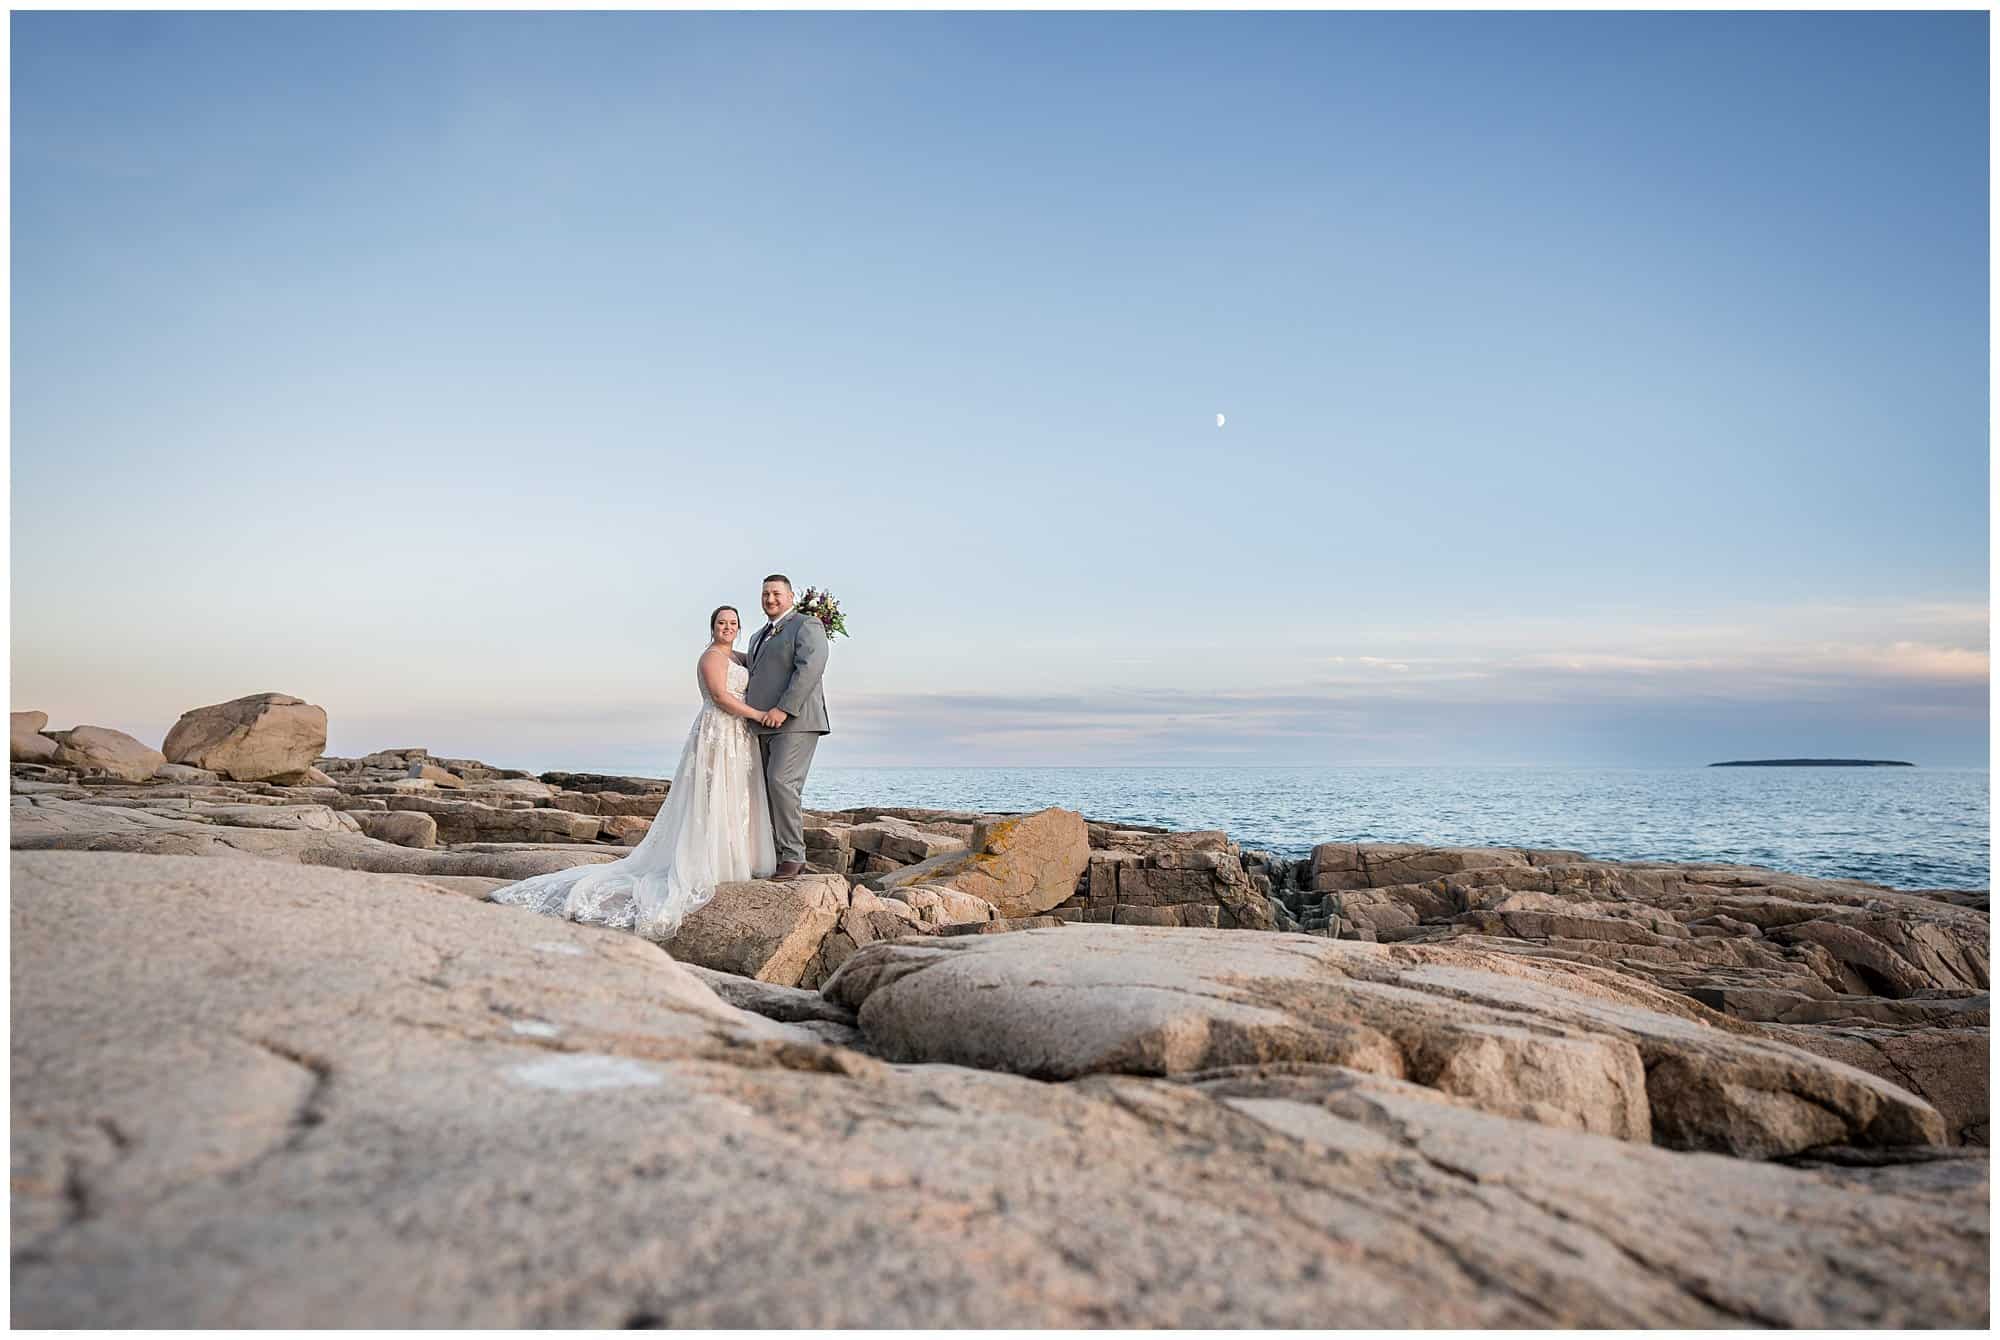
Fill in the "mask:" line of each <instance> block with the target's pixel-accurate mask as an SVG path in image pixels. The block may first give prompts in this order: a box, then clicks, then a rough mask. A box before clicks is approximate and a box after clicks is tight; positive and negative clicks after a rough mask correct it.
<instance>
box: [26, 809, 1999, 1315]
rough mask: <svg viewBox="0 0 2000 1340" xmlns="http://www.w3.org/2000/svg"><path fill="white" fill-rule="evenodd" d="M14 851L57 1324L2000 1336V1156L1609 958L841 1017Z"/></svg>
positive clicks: (1008, 959) (1144, 940)
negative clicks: (1994, 1328)
mask: <svg viewBox="0 0 2000 1340" xmlns="http://www.w3.org/2000/svg"><path fill="white" fill-rule="evenodd" d="M241 831H242V832H244V833H265V834H270V833H273V830H265V829H255V830H250V829H246V830H241ZM276 835H277V836H282V837H285V838H288V839H296V838H302V837H310V838H320V837H325V838H331V837H335V836H336V835H333V834H310V833H304V834H302V833H300V832H297V831H293V830H279V831H277V833H276ZM338 836H342V837H346V838H349V839H351V838H352V836H353V835H338ZM407 854H408V855H411V856H419V855H422V854H423V853H419V852H408V853H407ZM12 869H13V893H12V908H11V917H12V926H13V958H12V973H13V978H12V985H13V1035H12V1048H13V1066H14V1079H13V1130H14V1140H13V1153H14V1196H13V1209H12V1213H13V1229H14V1234H13V1242H14V1261H13V1273H12V1283H13V1318H12V1319H13V1322H14V1324H15V1325H17V1326H28V1327H44V1326H48V1327H61V1326H109V1327H120V1326H157V1327H183V1326H208V1327H231V1326H305V1327H310V1326H482V1327H515V1326H564V1327H620V1326H646V1325H674V1326H704V1327H798V1326H814V1327H840V1326H874V1327H905V1326H982V1327H1024V1326H1036V1327H1039V1326H1128V1327H1140V1326H1147V1327H1151V1326H1179V1327H1195V1326H1202V1327H1207V1326H1227V1327H1237V1326H1262V1327H1292V1326H1342V1327H1349V1326H1394V1327H1412V1326H1425V1327H1435V1326H1453V1327H1457V1326H1463V1327H1488V1326H1510V1327H1541V1326H1675V1327H1706V1326H1735V1325H1786V1326H1967V1327H1975V1326H1983V1325H1984V1324H1985V1323H1986V1320H1987V1317H1988V1282H1987V1267H1986V1261H1987V1181H1986V1159H1985V1154H1984V1151H1983V1150H1967V1149H1962V1148H1945V1147H1939V1146H1938V1145H1936V1144H1935V1140H1936V1139H1937V1138H1938V1137H1939V1134H1940V1128H1938V1127H1936V1126H1934V1125H1933V1124H1932V1123H1935V1120H1936V1114H1935V1113H1934V1112H1931V1110H1930V1109H1929V1107H1927V1106H1926V1105H1924V1104H1923V1103H1922V1102H1921V1101H1920V1100H1918V1099H1915V1098H1913V1097H1911V1096H1910V1095H1908V1094H1907V1093H1903V1092H1902V1091H1900V1090H1897V1089H1895V1088H1894V1087H1893V1086H1890V1085H1887V1084H1885V1083H1883V1082H1882V1081H1880V1080H1879V1079H1876V1078H1874V1077H1872V1076H1868V1075H1865V1074H1862V1073H1861V1072H1858V1071H1852V1070H1850V1069H1848V1068H1847V1067H1843V1066H1840V1065H1838V1064H1837V1063H1835V1062H1832V1061H1828V1060H1827V1059H1825V1058H1822V1057H1816V1056H1812V1055H1809V1054H1807V1053H1805V1052H1802V1051H1798V1050H1797V1049H1792V1048H1786V1047H1783V1046H1781V1045H1779V1044H1777V1043H1774V1042H1772V1041H1771V1040H1770V1039H1769V1038H1768V1037H1767V1036H1766V1035H1765V1034H1764V1033H1763V1032H1762V1031H1761V1030H1759V1029H1758V1028H1757V1027H1756V1026H1754V1025H1751V1024H1746V1023H1742V1022H1739V1021H1733V1020H1729V1019H1727V1018H1726V1016H1723V1015H1719V1014H1714V1013H1713V1012H1711V1011H1707V1010H1705V1009H1704V1008H1703V1007H1701V1006H1699V1005H1696V1004H1694V1003H1693V1002H1691V1001H1689V1000H1687V999H1686V998H1685V997H1683V996H1680V995H1677V994H1675V993H1673V992H1671V991H1668V990H1665V989H1662V988H1660V987H1658V986H1654V985H1649V984H1647V983H1644V982H1640V981H1636V980H1634V979H1630V978H1626V977H1622V976H1620V975H1619V974H1617V973H1616V972H1613V971H1611V970H1609V969H1606V968H1602V967H1599V966H1596V965H1592V964H1575V963H1560V962H1558V963H1544V962H1540V961H1537V960H1533V959H1528V958H1523V957H1520V956H1509V955H1503V954H1490V953H1487V954H1482V953H1479V952H1477V951H1472V950H1467V949H1463V948H1460V947H1458V946H1422V945H1411V946H1400V945H1366V944H1349V943H1345V942H1335V941H1327V940H1324V939H1313V938H1310V937H1305V936H1281V935H1264V934H1255V933H1249V932H1202V931H1187V930H1174V931H1160V930H1148V929H1146V928H1142V927H1123V926H1110V925H1106V926H1064V927H1061V928H1059V929H1036V930H1027V931H1020V932H1015V933H1010V934H1001V935H975V936H966V937H963V938H958V939H950V940H936V941H903V942H887V941H885V942H876V943H870V944H866V945H862V946H860V947H858V948H857V949H856V950H855V952H854V953H853V954H852V955H850V956H849V957H848V958H847V959H846V960H845V961H843V962H842V963H841V965H840V966H839V968H838V970H837V972H836V975H835V977H834V979H833V981H832V982H830V983H829V984H828V987H827V989H826V991H825V992H824V993H823V996H822V997H821V998H822V999H823V1000H824V1002H825V1007H824V1008H821V1007H816V1006H814V1005H812V1004H811V1003H810V1002H811V1000H812V999H813V998H814V997H815V995H819V994H820V993H811V992H806V991H802V990H799V989H798V988H787V987H784V986H781V985H772V984H769V983H749V984H745V983H742V982H741V981H733V982H732V981H725V980H724V979H725V978H726V977H727V974H720V973H713V972H708V973H699V974H698V973H696V972H695V971H692V970H690V969H687V968H684V967H682V966H681V965H679V964H677V963H675V962H674V961H673V960H671V959H670V958H669V957H667V955H666V954H665V953H664V952H662V951H661V950H660V949H659V948H657V947H656V946H653V945H650V944H647V943H646V942H644V941H642V940H639V939H637V938H636V937H633V936H630V935H626V934H622V933H619V932H613V931H605V930H598V929H593V928H589V927H584V926H577V925H573V924H569V923H565V922H562V921H557V920H553V919H550V918H543V917H538V916H535V915H533V914H531V913H527V912H523V911H520V910H518V909H510V908H503V907H495V906H492V905H489V904H485V903H482V902H479V901H477V900H476V898H474V897H469V896H465V895H466V894H467V893H468V892H469V891H468V890H464V889H448V888H446V887H444V886H443V883H442V881H432V880H426V879H422V878H417V877H416V876H418V875H422V874H426V873H428V874H432V875H437V874H441V873H443V872H435V871H433V872H423V871H410V872H405V873H404V874H402V875H396V874H390V875H378V874H366V873H356V872H349V871H342V870H335V869H326V868H319V867H315V866H311V865H299V864H292V863H288V862H283V861H272V860H249V859H246V860H213V859H197V858H192V857H179V856H140V855H131V854H120V853H103V852H74V851H28V852H17V853H16V854H15V855H14V857H13V861H12ZM1218 945H1226V946H1227V953H1226V954H1225V953H1223V952H1222V950H1221V949H1219V948H1217V947H1216V946H1218ZM1072 946H1073V947H1072ZM1030 949H1032V950H1033V951H1034V953H1033V955H1030V954H1029V950H1030ZM1031 957H1032V958H1035V959H1036V960H1037V961H1038V962H1039V964H1040V969H1039V972H1038V973H1029V972H1024V971H1021V970H1020V967H1021V964H1022V963H1023V962H1026V961H1027V960H1028V959H1029V958H1031ZM711 983H720V984H721V985H722V986H723V991H722V992H721V993H718V991H717V990H716V989H713V988H712V986H711ZM725 997H726V998H725ZM849 1010H852V1012H853V1013H852V1016H851V1018H852V1023H850V1022H848V1021H849V1018H850V1016H849V1014H848V1011H849ZM770 1015H775V1016H778V1017H775V1018H774V1017H767V1016H770ZM1037 1018H1041V1019H1044V1020H1053V1021H1054V1025H1050V1024H1043V1025H1037V1024H1036V1023H1035V1022H1034V1021H1035V1020H1036V1019H1037ZM1055 1025H1059V1026H1055ZM844 1044H851V1045H844ZM1024 1056H1025V1057H1031V1058H1033V1063H1032V1064H1023V1063H1021V1062H1020V1059H1019V1058H1021V1057H1024ZM1668 1064H1679V1065H1681V1066H1682V1067H1683V1069H1684V1070H1685V1071H1686V1072H1687V1073H1686V1075H1685V1076H1683V1077H1682V1081H1683V1082H1682V1084H1681V1086H1680V1087H1677V1088H1676V1089H1675V1092H1691V1093H1697V1094H1699V1095H1700V1101H1699V1102H1697V1103H1695V1104H1694V1105H1693V1107H1692V1108H1690V1109H1689V1110H1687V1111H1682V1110H1680V1109H1678V1108H1674V1107H1673V1106H1672V1104H1667V1105H1666V1107H1667V1108H1668V1110H1667V1112H1666V1113H1665V1115H1663V1111H1662V1109H1663V1103H1662V1100H1661V1095H1660V1094H1659V1093H1656V1092H1655V1088H1656V1083H1657V1078H1658V1075H1659V1070H1660V1067H1661V1066H1663V1065H1668ZM1399 1065H1400V1069H1399V1068H1398V1067H1399ZM1034 1076H1044V1077H1042V1078H1037V1077H1034ZM1067 1076H1074V1078H1067ZM1704 1077H1706V1079H1707V1080H1710V1081H1712V1084H1710V1087H1709V1088H1708V1089H1703V1088H1702V1087H1701V1085H1702V1082H1703V1081H1704ZM1503 1081H1505V1082H1506V1084H1512V1085H1513V1091H1514V1096H1513V1098H1512V1100H1509V1099H1508V1097H1507V1090H1506V1087H1505V1084H1503ZM1746 1094H1748V1095H1752V1096H1751V1097H1748V1098H1746V1097H1745V1095H1746ZM1760 1094H1761V1095H1764V1096H1765V1098H1764V1099H1759V1098H1757V1097H1755V1095H1760ZM1766 1099H1767V1100H1768V1101H1765V1100H1766ZM1794 1101H1798V1102H1804V1103H1806V1104H1808V1105H1809V1106H1813V1107H1816V1108H1818V1109H1820V1110H1822V1111H1823V1112H1824V1113H1825V1114H1826V1115H1825V1117H1824V1119H1823V1122H1822V1125H1821V1126H1814V1125H1813V1123H1814V1121H1816V1120H1821V1119H1819V1118H1812V1117H1810V1116H1809V1115H1807V1114H1805V1113H1803V1112H1801V1111H1794V1110H1793V1109H1792V1108H1791V1107H1789V1106H1787V1104H1790V1103H1792V1102H1794ZM1926 1114H1928V1117H1927V1116H1926ZM1675 1123H1679V1124H1678V1125H1676V1124H1675ZM1732 1123H1736V1124H1732ZM1833 1125H1837V1126H1838V1131H1837V1133H1834V1134H1832V1135H1830V1136H1827V1137H1825V1138H1822V1137H1821V1136H1820V1135H1819V1134H1817V1133H1818V1132H1820V1131H1822V1130H1825V1131H1831V1130H1832V1127H1833ZM1808 1128H1809V1129H1808ZM1802 1130H1806V1131H1807V1132H1808V1133H1807V1135H1806V1136H1801V1135H1800V1132H1801V1131H1802ZM1673 1131H1693V1132H1695V1133H1697V1134H1698V1135H1699V1137H1700V1138H1699V1139H1697V1140H1685V1141H1684V1140H1680V1139H1678V1137H1675V1136H1673V1135H1672V1134H1671V1132H1673ZM1663 1132H1665V1133H1664V1134H1663ZM1744 1132H1753V1133H1755V1139H1754V1140H1751V1141H1750V1143H1749V1144H1748V1145H1744V1144H1743V1143H1742V1142H1743V1140H1744V1139H1745V1137H1744V1135H1743V1133H1744ZM1774 1132H1775V1134H1774ZM1801 1138H1806V1139H1809V1141H1810V1142H1809V1143H1807V1144H1805V1145H1799V1144H1798V1140H1799V1139H1801ZM1676 1143H1698V1144H1702V1145H1703V1147H1704V1148H1707V1149H1718V1148H1730V1149H1736V1148H1741V1149H1742V1150H1743V1152H1754V1153H1756V1154H1759V1155H1763V1156H1770V1157H1762V1158H1748V1157H1735V1156H1727V1155H1724V1154H1720V1153H1711V1152H1690V1151H1688V1150H1685V1149H1679V1148H1668V1147H1665V1146H1667V1145H1671V1144H1676ZM1781 1160H1783V1161H1781Z"/></svg>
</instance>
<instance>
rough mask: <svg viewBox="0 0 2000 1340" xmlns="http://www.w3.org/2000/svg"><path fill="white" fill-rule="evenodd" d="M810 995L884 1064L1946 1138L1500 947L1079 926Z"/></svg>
mask: <svg viewBox="0 0 2000 1340" xmlns="http://www.w3.org/2000/svg"><path fill="white" fill-rule="evenodd" d="M823 990H824V992H825V994H826V995H827V996H829V997H830V998H832V999H833V1000H835V1001H837V1002H838V1003H840V1004H842V1005H846V1006H848V1007H849V1008H850V1009H853V1010H854V1011H855V1012H856V1014H857V1016H858V1017H859V1020H860V1025H861V1028H862V1031H863V1032H864V1033H865V1034H866V1035H867V1037H868V1039H869V1041H870V1043H871V1044H872V1045H873V1046H874V1047H876V1048H877V1049H879V1050H880V1052H881V1053H882V1054H883V1055H885V1056H888V1057H889V1058H891V1059H892V1060H898V1061H938V1062H947V1063H950V1064H955V1065H971V1066H977V1067H980V1068H982V1069H1004V1070H1013V1071H1017V1072H1019V1073H1021V1074H1025V1075H1031V1076H1034V1077H1037V1078H1042V1079H1072V1078H1075V1077H1077V1076H1080V1075H1085V1074H1092V1073H1101V1072H1122V1073H1127V1074H1154V1075H1182V1074H1191V1073H1195V1072H1199V1071H1204V1070H1213V1069H1216V1068H1219V1067H1227V1066H1243V1065H1266V1064H1270V1063H1274V1062H1275V1063H1288V1064H1311V1065H1336V1066H1343V1067H1346V1068H1348V1069H1350V1070H1361V1071H1366V1072H1369V1073H1372V1074H1380V1075H1386V1076H1388V1077H1390V1078H1393V1079H1398V1080H1407V1081H1410V1082H1413V1083H1417V1084H1421V1085H1424V1086H1427V1087H1430V1088H1435V1089H1438V1090H1440V1091H1442V1092H1444V1093H1446V1094H1450V1095H1452V1096H1454V1097H1456V1098H1460V1099H1463V1100H1466V1101H1468V1102H1471V1103H1473V1104H1475V1105H1477V1106H1479V1107H1481V1108H1482V1109H1484V1110H1486V1111H1490V1112H1496V1113H1499V1114H1501V1115H1504V1116H1508V1117H1515V1118H1520V1119H1524V1120H1528V1121H1535V1122H1541V1123H1543V1124H1547V1125H1554V1126H1565V1127H1574V1128H1576V1129H1580V1130H1587V1131H1594V1132H1597V1133H1600V1134H1604V1135H1612V1136H1616V1137H1618V1138H1621V1139H1633V1140H1655V1141H1658V1142H1659V1143H1661V1144H1664V1145H1668V1146H1671V1147H1673V1148H1678V1149H1707V1150H1715V1151H1719V1152H1726V1153H1730V1154H1736V1155H1742V1156H1748V1157H1758V1158H1763V1157H1773V1156H1778V1155H1785V1154H1795V1153H1798V1152H1800V1151H1802V1150H1806V1149H1811V1148H1814V1147H1817V1146H1820V1145H1830V1144H1856V1145H1882V1146H1907V1145H1935V1144H1941V1143H1942V1142H1943V1141H1944V1138H1945V1128H1944V1123H1943V1121H1942V1120H1941V1119H1940V1118H1939V1116H1938V1113H1937V1112H1936V1111H1935V1110H1934V1109H1933V1108H1931V1106H1930V1105H1929V1104H1927V1103H1925V1102H1924V1101H1922V1100H1921V1099H1919V1098H1917V1097H1915V1096H1914V1095H1912V1094H1910V1093H1907V1092H1905V1091H1904V1090H1902V1089H1900V1088H1897V1087H1896V1086H1894V1085H1891V1084H1888V1083H1886V1082H1884V1081H1882V1080H1880V1079H1877V1078H1876V1077H1875V1076H1873V1075H1869V1074H1865V1073H1863V1072H1861V1071H1859V1070H1855V1069H1853V1068H1852V1067H1850V1066H1846V1065H1842V1064H1840V1063H1839V1062H1837V1061H1829V1060H1825V1059H1823V1058H1820V1057H1816V1056H1810V1055H1808V1054H1806V1053H1804V1052H1802V1051H1799V1050H1797V1049H1795V1048H1792V1047H1787V1046H1783V1045H1780V1044H1777V1043H1773V1042H1768V1041H1763V1040H1761V1039H1757V1038H1754V1037H1750V1036H1745V1035H1744V1034H1743V1033H1734V1032H1729V1031H1725V1030H1724V1029H1722V1028H1719V1027H1715V1026H1713V1025H1714V1023H1717V1022H1722V1021H1721V1017H1720V1016H1714V1015H1708V1012H1707V1011H1704V1010H1702V1008H1701V1007H1700V1006H1697V1005H1692V1004H1689V1003H1687V1002H1685V1001H1682V1000H1680V999H1679V998H1677V997H1674V996H1670V995H1668V994H1667V993H1665V992H1661V991H1658V990H1655V989H1653V988H1650V987H1646V986H1643V985H1640V984H1638V983H1636V982H1631V981H1630V980H1629V979H1625V978H1621V977H1619V976H1618V975H1617V974H1614V973H1607V972H1602V971H1601V970H1592V969H1586V968H1577V967H1574V966H1572V965H1569V964H1562V963H1540V962H1535V961H1530V960H1524V959H1516V958H1510V957H1507V956H1504V955H1498V954H1471V953H1465V952H1463V951H1457V950H1449V949H1431V948H1427V947H1415V946H1411V947H1399V946H1383V945H1370V944H1359V943H1354V942H1335V941H1329V940H1318V939H1313V938H1311V937H1308V936H1303V935H1276V934H1273V935H1258V936H1245V935H1239V934H1234V933H1231V932H1225V931H1203V930H1153V929H1148V928H1141V927H1126V926H1104V925H1072V926H1067V927H1065V928H1063V929H1061V930H1030V931H1024V932H1022V933H1020V934H1015V935H989V936H978V935H968V936H964V937H959V938H953V939H945V940H937V941H931V942H909V941H904V942H900V943H887V944H874V945H869V946H865V947H862V948H860V949H858V950H856V952H855V953H854V954H853V955H852V956H850V957H849V958H848V959H847V960H846V961H845V962H844V963H842V964H841V965H840V969H839V971H838V972H836V973H835V974H834V976H833V978H832V979H831V980H830V981H829V982H827V983H826V985H825V986H824V988H823ZM1704 1015H1708V1017H1707V1018H1704V1017H1703V1016H1704ZM1745 1032H1746V1033H1747V1030H1745Z"/></svg>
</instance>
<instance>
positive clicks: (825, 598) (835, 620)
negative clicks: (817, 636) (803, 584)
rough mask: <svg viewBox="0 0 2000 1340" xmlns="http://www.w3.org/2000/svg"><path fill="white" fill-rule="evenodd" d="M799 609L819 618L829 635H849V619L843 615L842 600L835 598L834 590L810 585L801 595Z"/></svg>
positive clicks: (803, 612)
mask: <svg viewBox="0 0 2000 1340" xmlns="http://www.w3.org/2000/svg"><path fill="white" fill-rule="evenodd" d="M798 611H799V613H801V614H810V615H811V616H812V617H813V618H815V619H818V620H819V621H820V625H821V626H822V627H824V628H825V629H826V635H827V636H828V637H846V636H848V632H847V620H846V618H845V617H843V616H842V615H841V612H840V602H839V601H838V600H835V599H834V598H833V592H831V591H822V590H820V589H819V588H818V587H816V586H808V587H807V588H806V593H805V594H804V595H802V596H800V597H799V604H798Z"/></svg>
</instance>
